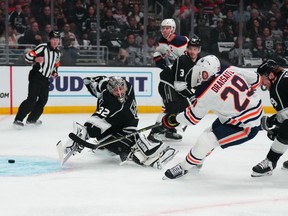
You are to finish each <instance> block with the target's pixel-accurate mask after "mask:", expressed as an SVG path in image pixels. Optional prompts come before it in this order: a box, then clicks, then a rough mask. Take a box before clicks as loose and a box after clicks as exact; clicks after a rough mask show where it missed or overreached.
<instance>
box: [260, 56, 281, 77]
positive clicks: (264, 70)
mask: <svg viewBox="0 0 288 216" xmlns="http://www.w3.org/2000/svg"><path fill="white" fill-rule="evenodd" d="M277 67H278V64H277V63H276V62H275V61H274V60H272V59H269V60H267V61H264V62H263V63H262V64H261V65H260V66H259V67H258V68H257V73H259V74H260V75H261V76H262V75H265V76H269V73H270V72H271V71H272V72H274V70H275V69H276V68H277Z"/></svg>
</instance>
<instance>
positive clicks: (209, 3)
mask: <svg viewBox="0 0 288 216" xmlns="http://www.w3.org/2000/svg"><path fill="white" fill-rule="evenodd" d="M222 3H223V1H222V0H203V7H204V11H205V13H206V14H212V13H213V8H214V7H215V5H219V6H221V5H222Z"/></svg>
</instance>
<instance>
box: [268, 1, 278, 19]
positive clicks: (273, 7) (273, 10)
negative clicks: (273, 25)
mask: <svg viewBox="0 0 288 216" xmlns="http://www.w3.org/2000/svg"><path fill="white" fill-rule="evenodd" d="M277 12H279V8H278V6H277V4H276V3H272V5H271V7H270V10H269V11H268V19H270V18H271V17H275V14H276V13H277Z"/></svg>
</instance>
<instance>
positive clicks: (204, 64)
mask: <svg viewBox="0 0 288 216" xmlns="http://www.w3.org/2000/svg"><path fill="white" fill-rule="evenodd" d="M220 67H221V65H220V61H219V59H218V58H217V57H216V56H215V55H208V56H205V57H203V58H201V59H199V60H198V61H197V63H196V65H194V67H193V71H192V77H191V86H192V87H193V88H194V87H196V86H198V85H200V84H201V83H202V82H206V81H207V80H208V79H209V78H210V77H211V76H213V75H214V74H216V73H218V72H219V71H220Z"/></svg>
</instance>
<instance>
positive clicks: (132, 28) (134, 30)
mask: <svg viewBox="0 0 288 216" xmlns="http://www.w3.org/2000/svg"><path fill="white" fill-rule="evenodd" d="M143 30H144V26H143V25H142V24H141V23H139V22H137V19H136V17H134V16H129V17H128V28H127V29H126V34H127V35H129V34H134V35H135V37H136V43H137V45H138V46H142V42H143V38H142V37H143Z"/></svg>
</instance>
